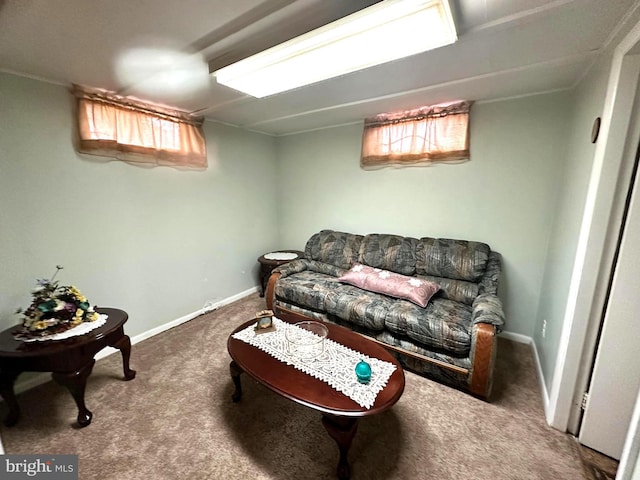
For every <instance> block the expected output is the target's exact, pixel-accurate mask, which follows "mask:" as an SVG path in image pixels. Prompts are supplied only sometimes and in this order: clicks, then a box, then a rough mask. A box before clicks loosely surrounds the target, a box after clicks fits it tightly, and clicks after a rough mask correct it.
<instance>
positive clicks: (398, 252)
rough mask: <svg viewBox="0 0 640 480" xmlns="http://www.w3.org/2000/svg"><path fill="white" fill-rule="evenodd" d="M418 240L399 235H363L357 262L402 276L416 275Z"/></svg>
mask: <svg viewBox="0 0 640 480" xmlns="http://www.w3.org/2000/svg"><path fill="white" fill-rule="evenodd" d="M417 247H418V239H416V238H411V237H401V236H399V235H381V234H371V235H365V237H364V239H363V240H362V243H361V244H360V253H359V255H358V262H359V263H362V264H364V265H369V266H370V267H374V268H381V269H383V270H389V271H391V272H396V273H401V274H402V275H414V274H415V273H416V249H417Z"/></svg>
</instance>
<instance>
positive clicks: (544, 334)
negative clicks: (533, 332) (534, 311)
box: [542, 319, 547, 338]
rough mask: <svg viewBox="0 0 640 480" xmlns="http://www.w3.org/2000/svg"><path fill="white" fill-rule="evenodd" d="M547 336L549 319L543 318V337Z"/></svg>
mask: <svg viewBox="0 0 640 480" xmlns="http://www.w3.org/2000/svg"><path fill="white" fill-rule="evenodd" d="M546 336H547V320H546V319H544V320H542V338H546Z"/></svg>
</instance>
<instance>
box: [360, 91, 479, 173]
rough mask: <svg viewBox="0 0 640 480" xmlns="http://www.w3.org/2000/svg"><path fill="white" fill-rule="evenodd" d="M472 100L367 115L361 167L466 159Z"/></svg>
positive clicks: (467, 157)
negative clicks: (370, 116) (373, 115)
mask: <svg viewBox="0 0 640 480" xmlns="http://www.w3.org/2000/svg"><path fill="white" fill-rule="evenodd" d="M470 108H471V102H459V103H454V104H449V105H436V106H428V107H421V108H418V109H415V110H409V111H405V112H398V113H391V114H381V115H377V116H375V117H372V118H367V119H366V120H365V124H364V133H363V137H362V156H361V160H360V165H361V166H362V167H363V168H377V167H384V166H388V165H396V166H398V165H416V164H432V163H442V162H460V161H464V160H468V159H469V110H470Z"/></svg>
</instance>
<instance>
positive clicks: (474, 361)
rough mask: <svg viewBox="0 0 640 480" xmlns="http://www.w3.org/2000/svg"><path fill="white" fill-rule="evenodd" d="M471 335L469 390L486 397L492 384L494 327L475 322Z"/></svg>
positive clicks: (494, 344)
mask: <svg viewBox="0 0 640 480" xmlns="http://www.w3.org/2000/svg"><path fill="white" fill-rule="evenodd" d="M471 336H472V337H471V338H472V340H471V352H470V357H471V371H470V372H469V390H470V391H471V393H473V394H474V395H478V396H479V397H481V398H484V399H488V398H489V395H490V394H491V387H492V386H493V370H494V365H495V360H496V352H497V350H498V337H497V334H496V327H495V326H494V325H490V324H488V323H477V324H475V325H474V326H473V327H472V332H471Z"/></svg>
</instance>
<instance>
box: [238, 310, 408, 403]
mask: <svg viewBox="0 0 640 480" xmlns="http://www.w3.org/2000/svg"><path fill="white" fill-rule="evenodd" d="M273 323H274V325H275V326H276V330H275V331H273V332H269V333H259V334H256V333H255V331H254V329H253V327H254V325H253V324H252V325H249V326H248V327H247V328H245V329H244V330H241V331H239V332H237V333H235V334H234V335H233V338H235V339H237V340H241V341H243V342H245V343H248V344H249V345H253V346H254V347H257V348H259V349H260V350H262V351H263V352H266V353H268V354H269V355H271V356H272V357H274V358H277V359H278V360H280V361H281V362H284V363H286V364H287V365H292V366H293V367H294V368H296V369H297V370H300V371H302V372H304V373H306V374H308V375H311V376H312V377H315V378H317V379H319V380H322V381H323V382H325V383H327V384H329V385H330V386H331V387H333V388H334V389H335V390H337V391H338V392H341V393H344V394H345V395H347V396H348V397H349V398H351V399H352V400H353V401H355V402H356V403H357V404H358V405H360V406H361V407H364V408H367V409H369V408H371V407H372V406H373V404H374V403H375V401H376V397H377V396H378V393H379V392H380V391H382V389H383V388H384V387H385V385H386V384H387V382H388V381H389V377H390V376H391V374H392V373H393V372H394V370H395V369H396V366H395V365H394V364H393V363H390V362H385V361H383V360H379V359H377V358H372V357H369V356H367V355H363V354H361V353H359V352H356V351H355V350H352V349H350V348H347V347H345V346H344V345H340V344H339V343H336V342H334V341H333V340H330V339H326V340H325V348H324V352H323V353H322V354H321V355H319V356H318V357H316V358H314V359H311V360H304V359H299V358H297V357H294V356H292V355H290V354H289V353H288V348H287V339H286V337H285V331H286V329H288V328H296V329H298V330H302V329H301V328H300V327H296V326H295V325H293V324H291V323H287V322H283V321H282V320H280V319H279V318H275V317H274V318H273ZM302 331H303V332H304V333H303V334H306V335H313V333H311V332H308V331H306V330H302ZM360 360H364V361H365V362H367V363H368V364H369V365H370V366H371V380H370V381H369V383H367V384H363V383H360V382H358V378H357V377H356V374H355V367H356V364H357V363H358V362H359V361H360Z"/></svg>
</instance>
